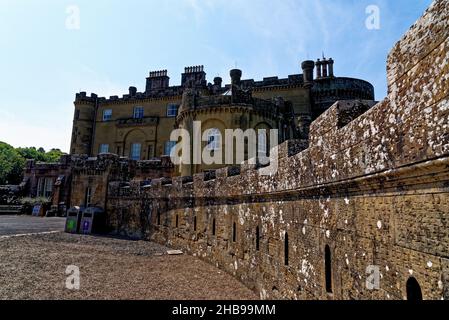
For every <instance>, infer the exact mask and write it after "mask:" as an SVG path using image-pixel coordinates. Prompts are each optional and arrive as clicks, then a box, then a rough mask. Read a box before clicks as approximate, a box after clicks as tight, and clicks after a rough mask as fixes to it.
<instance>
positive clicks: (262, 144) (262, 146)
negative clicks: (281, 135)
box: [257, 129, 267, 157]
mask: <svg viewBox="0 0 449 320" xmlns="http://www.w3.org/2000/svg"><path fill="white" fill-rule="evenodd" d="M257 153H258V154H259V156H262V157H263V156H267V133H266V130H265V129H263V130H259V131H258V138H257Z"/></svg>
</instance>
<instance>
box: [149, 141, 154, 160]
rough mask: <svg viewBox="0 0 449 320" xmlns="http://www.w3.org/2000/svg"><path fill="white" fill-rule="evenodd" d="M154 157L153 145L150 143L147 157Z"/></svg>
mask: <svg viewBox="0 0 449 320" xmlns="http://www.w3.org/2000/svg"><path fill="white" fill-rule="evenodd" d="M153 157H154V146H153V145H152V144H150V145H149V146H148V159H151V158H153Z"/></svg>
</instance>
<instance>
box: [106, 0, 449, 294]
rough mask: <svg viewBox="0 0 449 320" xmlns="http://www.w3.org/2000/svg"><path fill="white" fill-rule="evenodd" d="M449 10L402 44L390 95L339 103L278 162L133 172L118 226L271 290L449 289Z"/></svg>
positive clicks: (117, 208)
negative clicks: (144, 179) (179, 174)
mask: <svg viewBox="0 0 449 320" xmlns="http://www.w3.org/2000/svg"><path fill="white" fill-rule="evenodd" d="M448 21H449V10H448V6H447V1H445V0H437V1H435V2H434V3H433V4H432V6H431V7H430V8H429V9H428V10H427V11H426V13H425V14H424V16H423V17H422V18H421V19H420V20H419V21H418V22H417V23H416V24H415V26H414V27H412V28H411V29H410V31H409V32H408V33H407V34H406V36H404V37H403V39H402V40H401V41H400V42H399V43H398V44H397V45H396V46H395V48H394V49H393V51H392V52H391V54H390V56H389V58H388V77H389V95H388V97H386V98H385V99H384V100H383V101H381V102H380V103H378V104H377V105H375V106H374V107H372V108H371V109H369V108H370V107H371V106H370V105H366V104H367V103H368V102H363V101H353V102H347V101H345V102H338V103H336V104H334V105H333V106H332V107H331V108H330V109H328V110H327V111H326V112H324V113H323V114H322V115H321V116H320V117H319V118H318V119H317V120H316V121H315V122H314V123H313V124H312V125H311V127H310V141H309V142H308V143H302V142H300V141H297V142H292V141H289V142H286V143H284V144H282V145H281V146H280V147H279V151H278V154H277V159H278V161H279V170H278V171H277V172H276V173H275V174H273V175H271V176H263V175H261V174H260V172H261V171H260V170H261V169H258V168H257V167H256V166H254V165H250V164H244V165H242V166H241V167H240V169H239V170H236V169H235V168H234V169H229V168H225V169H219V170H217V171H216V172H215V176H214V178H213V179H209V178H210V176H206V177H205V175H204V174H197V175H194V177H193V178H189V179H187V178H174V179H173V181H172V183H171V184H165V183H163V181H162V180H159V181H153V182H152V184H151V185H150V186H146V187H142V186H141V185H140V184H138V183H136V184H131V187H130V189H129V191H128V193H127V195H126V196H124V195H123V194H119V193H109V195H108V212H109V216H110V222H111V226H112V227H114V228H115V229H116V230H117V231H118V232H122V233H128V234H141V235H142V236H146V237H148V238H151V239H152V240H154V241H158V242H162V243H166V244H169V245H171V246H173V247H176V248H180V249H182V250H184V251H185V252H187V253H190V254H193V255H195V256H198V257H200V258H202V259H204V260H206V261H208V262H210V263H211V264H214V265H216V266H217V267H219V268H221V269H223V270H225V271H227V272H229V273H230V274H233V275H234V276H235V277H237V278H238V279H240V280H241V281H242V282H243V283H245V284H246V285H247V286H248V287H249V288H251V289H253V290H255V291H257V292H258V293H259V294H260V296H261V298H283V299H290V298H293V299H404V298H406V297H407V292H406V283H407V281H408V279H409V278H410V277H414V278H416V279H417V280H418V282H419V284H420V285H421V289H422V293H423V296H424V298H425V299H442V298H446V299H448V290H449V289H448V288H449V282H448V279H449V274H448V270H449V264H448V260H447V256H448V255H449V130H448V123H449V95H448V94H449V90H448V83H449V82H448V81H447V80H448V76H449V69H448V68H449V50H448V49H449V48H448V43H449V41H448V37H449V33H448V31H447V30H449V28H448V26H447V23H448ZM368 109H369V110H368ZM366 110H368V111H366ZM287 239H288V240H287ZM326 246H328V248H329V249H330V253H331V263H330V266H331V271H330V273H331V275H332V281H331V284H332V293H330V292H327V290H326V268H325V260H326V259H325V252H326ZM286 248H287V250H288V261H287V259H286ZM286 262H288V265H287V263H286ZM370 266H374V267H376V268H378V270H379V271H380V274H379V277H380V278H379V280H380V287H379V288H377V289H375V290H370V289H369V288H368V287H367V285H366V281H367V277H368V274H367V268H370Z"/></svg>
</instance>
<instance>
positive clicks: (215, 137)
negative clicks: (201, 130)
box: [207, 128, 221, 151]
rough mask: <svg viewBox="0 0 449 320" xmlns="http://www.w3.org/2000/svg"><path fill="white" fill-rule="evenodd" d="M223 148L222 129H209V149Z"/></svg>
mask: <svg viewBox="0 0 449 320" xmlns="http://www.w3.org/2000/svg"><path fill="white" fill-rule="evenodd" d="M220 148H221V133H220V130H218V129H216V128H214V129H209V130H208V131H207V150H209V151H213V150H220Z"/></svg>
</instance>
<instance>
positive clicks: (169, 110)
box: [167, 104, 178, 118]
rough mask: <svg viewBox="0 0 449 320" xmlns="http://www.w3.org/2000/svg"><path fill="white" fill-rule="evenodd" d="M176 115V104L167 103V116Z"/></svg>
mask: <svg viewBox="0 0 449 320" xmlns="http://www.w3.org/2000/svg"><path fill="white" fill-rule="evenodd" d="M177 115H178V105H176V104H169V105H168V107H167V117H171V118H173V117H176V116H177Z"/></svg>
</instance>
